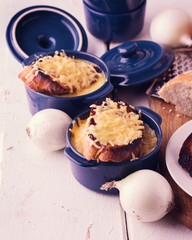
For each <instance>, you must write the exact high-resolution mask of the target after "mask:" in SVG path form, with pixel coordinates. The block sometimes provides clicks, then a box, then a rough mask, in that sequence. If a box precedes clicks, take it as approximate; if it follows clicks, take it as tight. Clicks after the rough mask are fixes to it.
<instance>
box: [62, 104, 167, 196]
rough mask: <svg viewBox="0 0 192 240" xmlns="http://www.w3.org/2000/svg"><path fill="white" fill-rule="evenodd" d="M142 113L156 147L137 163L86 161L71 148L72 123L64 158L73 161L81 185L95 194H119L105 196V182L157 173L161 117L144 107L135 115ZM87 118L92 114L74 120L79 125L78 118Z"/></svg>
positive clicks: (137, 160) (115, 191)
mask: <svg viewBox="0 0 192 240" xmlns="http://www.w3.org/2000/svg"><path fill="white" fill-rule="evenodd" d="M139 110H141V115H142V120H143V121H144V122H145V123H146V124H148V126H149V127H150V128H151V129H153V130H154V131H155V134H156V137H157V146H156V147H155V149H154V150H153V151H152V152H151V153H149V154H148V155H146V156H144V157H141V158H139V159H136V160H134V161H128V162H121V163H109V162H108V163H107V162H97V161H88V160H86V158H85V157H84V156H83V155H81V154H80V153H79V152H78V151H77V150H76V149H75V148H74V147H73V146H72V144H71V141H70V138H71V132H70V129H71V128H72V127H73V121H72V122H71V124H70V125H69V128H68V131H67V147H66V148H65V150H64V154H65V156H66V157H67V158H68V159H69V160H70V163H71V170H72V173H73V175H74V177H75V178H76V180H77V181H78V182H79V183H80V184H82V185H83V186H84V187H86V188H88V189H90V190H93V191H95V192H100V193H107V194H117V193H118V190H117V189H112V190H110V191H107V192H106V191H102V190H100V187H101V186H102V185H103V184H104V183H106V182H110V181H113V180H121V179H123V178H125V177H126V176H127V175H129V174H131V173H133V172H135V171H137V170H140V169H152V170H155V169H156V167H157V163H158V160H159V151H160V147H161V142H162V132H161V128H160V124H161V117H160V116H159V115H158V114H157V113H155V112H154V111H152V110H150V109H148V108H145V107H137V108H136V111H139ZM88 115H89V110H88V111H85V112H83V113H81V114H80V115H78V116H77V117H75V118H74V119H73V120H74V121H76V120H77V119H78V118H80V119H86V118H87V117H88Z"/></svg>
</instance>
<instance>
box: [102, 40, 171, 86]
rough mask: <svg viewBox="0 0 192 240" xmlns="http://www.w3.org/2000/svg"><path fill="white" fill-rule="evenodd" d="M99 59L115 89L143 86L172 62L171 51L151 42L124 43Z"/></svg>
mask: <svg viewBox="0 0 192 240" xmlns="http://www.w3.org/2000/svg"><path fill="white" fill-rule="evenodd" d="M101 59H102V60H103V61H104V62H105V63H106V65H107V66H108V68H109V71H110V74H111V82H112V84H113V85H114V86H115V87H129V86H137V85H141V84H144V83H146V82H148V81H150V80H152V79H154V78H155V77H157V76H159V75H161V74H162V73H164V72H165V71H166V70H168V68H169V67H170V65H171V64H172V62H173V59H174V53H173V51H172V49H170V48H168V47H163V46H161V45H159V44H157V43H155V42H152V41H130V42H125V43H123V44H121V45H119V46H117V47H115V48H113V49H111V50H109V51H108V52H106V53H105V54H104V55H103V56H102V57H101Z"/></svg>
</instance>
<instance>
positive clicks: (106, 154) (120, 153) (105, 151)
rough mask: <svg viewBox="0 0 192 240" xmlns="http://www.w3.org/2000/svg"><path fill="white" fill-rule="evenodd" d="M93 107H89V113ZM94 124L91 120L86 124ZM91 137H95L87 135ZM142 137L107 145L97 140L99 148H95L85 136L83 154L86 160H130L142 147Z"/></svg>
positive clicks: (128, 108) (131, 109) (130, 109)
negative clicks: (121, 143)
mask: <svg viewBox="0 0 192 240" xmlns="http://www.w3.org/2000/svg"><path fill="white" fill-rule="evenodd" d="M131 111H133V112H136V111H135V110H134V109H133V108H131V107H129V106H127V112H131ZM94 114H95V112H94V109H91V112H90V115H94ZM91 124H95V123H94V122H93V121H92V122H90V123H89V124H88V126H89V125H91ZM89 137H90V138H92V139H95V137H94V136H89ZM142 138H143V136H142V137H141V138H138V139H136V140H134V141H133V142H132V143H130V144H128V145H122V146H111V145H110V144H108V145H107V146H104V145H101V144H100V142H99V141H98V142H97V145H99V146H100V148H96V147H95V146H94V145H91V144H90V142H89V141H88V140H87V138H85V140H84V144H83V155H84V156H85V157H86V159H87V160H97V161H102V162H125V161H130V160H132V159H134V158H138V157H139V156H140V154H141V147H142Z"/></svg>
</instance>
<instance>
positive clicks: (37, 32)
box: [6, 5, 88, 62]
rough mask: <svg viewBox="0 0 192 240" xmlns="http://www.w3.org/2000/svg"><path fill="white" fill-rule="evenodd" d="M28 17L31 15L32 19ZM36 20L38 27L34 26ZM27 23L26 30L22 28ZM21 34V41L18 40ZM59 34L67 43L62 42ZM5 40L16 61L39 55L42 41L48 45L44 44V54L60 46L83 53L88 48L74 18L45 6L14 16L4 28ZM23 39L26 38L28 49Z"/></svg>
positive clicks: (27, 9) (83, 32) (22, 11)
mask: <svg viewBox="0 0 192 240" xmlns="http://www.w3.org/2000/svg"><path fill="white" fill-rule="evenodd" d="M31 15H35V17H36V18H34V16H31ZM46 19H48V20H49V23H47V22H48V21H47V20H46ZM27 20H28V22H27ZM40 20H42V21H40ZM37 21H39V23H40V24H37ZM27 24H28V25H30V27H31V29H30V31H29V30H28V29H27V27H25V25H27ZM28 25H27V26H28ZM32 29H33V31H32ZM21 33H22V39H24V40H25V41H24V40H21V39H20V38H19V35H21ZM63 35H64V36H65V39H70V41H69V40H66V41H64V39H63V37H62V36H63ZM66 36H67V38H66ZM37 38H38V41H37ZM6 39H7V43H8V46H9V48H10V50H11V52H12V53H13V55H14V56H15V57H16V59H17V60H18V61H19V62H23V60H24V59H25V58H27V57H28V56H29V55H31V54H33V53H35V52H39V51H40V49H42V46H43V44H45V42H46V44H47V45H48V44H50V47H47V45H46V46H45V47H44V51H51V50H60V49H62V47H61V46H63V48H65V49H71V50H81V51H86V50H87V45H88V43H87V35H86V33H85V30H84V29H83V27H82V25H81V24H80V23H79V21H78V20H77V19H76V18H75V17H73V16H72V15H71V14H70V13H68V12H66V11H64V10H62V9H59V8H56V7H52V6H46V5H37V6H31V7H28V8H25V9H23V10H21V11H19V12H18V13H16V14H15V15H14V16H13V17H12V19H11V20H10V22H9V24H8V26H7V30H6ZM18 39H20V41H18ZM26 39H28V40H29V39H30V46H29V45H28V44H27V43H26V42H27V41H26ZM31 42H32V43H31ZM43 42H44V43H43ZM46 48H47V49H46ZM37 49H38V50H37ZM28 52H29V53H30V54H28Z"/></svg>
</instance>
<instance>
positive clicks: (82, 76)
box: [25, 51, 107, 97]
mask: <svg viewBox="0 0 192 240" xmlns="http://www.w3.org/2000/svg"><path fill="white" fill-rule="evenodd" d="M32 73H33V74H34V75H35V76H38V74H39V73H43V74H45V75H46V76H49V79H51V81H52V82H53V83H55V84H56V83H57V84H59V85H60V86H61V87H63V88H65V89H66V94H64V95H65V97H66V96H69V97H71V96H79V95H84V94H87V93H91V92H93V91H95V90H97V89H98V88H100V87H101V86H102V85H103V84H104V83H105V82H106V81H107V79H106V77H105V74H104V72H103V71H102V70H101V69H100V68H99V67H98V66H96V65H94V64H92V63H90V62H88V61H85V60H82V59H75V58H74V57H69V56H67V55H66V54H65V53H64V52H58V51H57V52H55V54H54V56H51V55H47V56H42V57H40V58H38V59H37V60H36V61H35V62H33V63H32V68H31V69H30V72H28V74H27V75H26V76H25V79H27V80H28V79H29V82H31V81H30V79H31V75H32ZM26 82H27V81H26ZM45 87H46V86H45ZM42 91H43V90H42ZM56 95H57V94H56ZM58 95H61V94H58Z"/></svg>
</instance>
